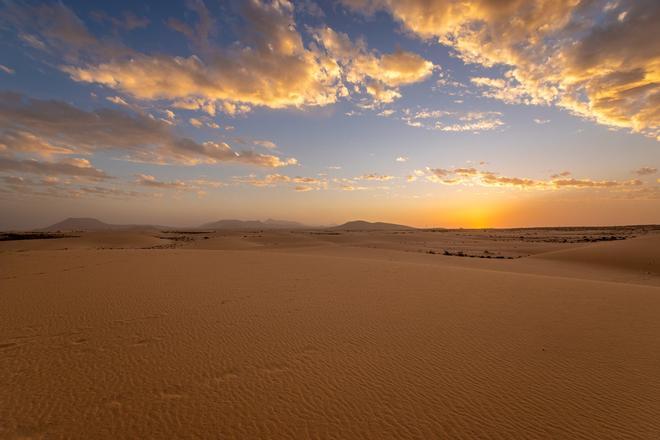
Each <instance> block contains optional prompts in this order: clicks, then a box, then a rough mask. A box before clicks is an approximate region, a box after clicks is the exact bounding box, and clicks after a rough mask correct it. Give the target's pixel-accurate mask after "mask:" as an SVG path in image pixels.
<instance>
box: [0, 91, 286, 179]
mask: <svg viewBox="0 0 660 440" xmlns="http://www.w3.org/2000/svg"><path fill="white" fill-rule="evenodd" d="M26 140H27V142H26V143H25V141H26ZM102 150H109V151H119V152H123V153H124V154H125V155H126V156H125V158H126V159H128V160H134V161H144V162H153V163H179V164H185V165H195V164H198V163H206V164H217V163H237V164H245V165H255V166H263V167H271V168H272V167H281V166H287V165H295V164H296V163H297V161H296V159H294V158H288V159H285V158H280V157H278V156H274V155H269V154H260V153H256V152H254V151H249V150H247V151H234V150H233V149H232V148H231V146H230V145H229V144H227V143H225V142H215V141H206V142H201V143H200V142H197V141H194V140H192V139H188V138H185V137H180V136H177V135H176V134H175V133H174V132H173V131H172V128H171V127H170V125H169V124H168V123H166V122H164V121H162V120H160V119H156V118H152V117H149V116H146V115H144V114H141V113H128V112H124V111H119V110H115V109H98V110H93V111H85V110H81V109H78V108H77V107H74V106H72V105H70V104H67V103H64V102H61V101H55V100H40V99H33V98H28V97H26V96H24V95H20V94H17V93H11V92H0V153H3V152H4V153H5V154H6V153H8V152H10V153H16V152H33V153H36V154H41V155H44V154H71V153H77V154H89V153H94V152H97V151H102Z"/></svg>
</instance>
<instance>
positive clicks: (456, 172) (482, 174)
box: [409, 167, 643, 190]
mask: <svg viewBox="0 0 660 440" xmlns="http://www.w3.org/2000/svg"><path fill="white" fill-rule="evenodd" d="M570 175H571V173H570V172H568V171H564V172H562V173H559V174H554V175H552V176H551V178H550V179H549V180H542V179H531V178H525V177H515V176H514V177H512V176H502V175H500V174H499V173H496V172H493V171H484V170H479V169H477V168H473V167H470V168H452V169H445V168H426V169H425V170H416V175H415V176H409V177H425V178H426V180H428V181H430V182H433V183H440V184H444V185H478V186H486V187H510V188H519V189H537V190H558V189H564V188H573V189H579V188H592V189H619V190H627V189H628V188H630V187H639V186H642V185H643V182H642V181H641V180H638V179H632V180H594V179H576V178H572V177H569V176H570ZM414 180H415V179H414V178H413V179H409V181H414Z"/></svg>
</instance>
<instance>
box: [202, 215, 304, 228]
mask: <svg viewBox="0 0 660 440" xmlns="http://www.w3.org/2000/svg"><path fill="white" fill-rule="evenodd" d="M305 227H306V226H305V225H303V224H301V223H297V222H290V221H286V220H273V219H271V218H269V219H268V220H266V221H263V222H262V221H260V220H218V221H216V222H212V223H206V224H203V225H201V226H200V228H201V229H300V228H305Z"/></svg>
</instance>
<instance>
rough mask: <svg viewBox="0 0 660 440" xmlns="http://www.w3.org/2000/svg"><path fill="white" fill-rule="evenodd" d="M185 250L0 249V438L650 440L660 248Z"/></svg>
mask: <svg viewBox="0 0 660 440" xmlns="http://www.w3.org/2000/svg"><path fill="white" fill-rule="evenodd" d="M610 233H612V231H607V232H605V233H604V232H603V231H595V232H594V231H591V232H589V234H590V235H589V237H602V236H605V234H610ZM614 233H620V231H618V232H614ZM521 234H522V235H521ZM180 235H185V234H162V233H159V232H157V231H156V232H154V231H121V232H119V231H116V232H94V233H82V234H80V237H77V238H62V239H56V240H30V241H25V242H2V243H0V438H237V439H251V438H296V439H297V438H337V439H347V438H375V439H384V438H457V439H475V438H479V439H512V438H525V439H657V438H660V367H659V366H660V319H658V317H659V316H660V282H659V279H660V267H659V265H658V262H659V261H660V235H658V234H657V233H656V232H653V231H640V230H636V231H632V232H631V231H627V232H625V233H624V235H626V239H625V240H619V241H611V242H588V241H576V240H577V239H578V238H579V239H580V240H582V237H584V235H583V231H580V232H577V233H576V232H574V231H573V232H570V231H566V230H553V231H548V230H544V231H524V232H520V231H450V232H423V231H412V232H410V231H408V232H406V233H395V232H391V231H389V232H382V231H381V232H379V231H371V232H351V233H341V234H339V235H332V234H327V233H324V232H323V231H314V232H313V231H271V232H262V231H235V232H230V231H223V232H209V233H207V234H194V235H193V234H191V235H189V236H190V237H192V238H190V239H181V238H176V237H179V236H180ZM158 237H168V238H166V239H163V238H158ZM205 237H208V238H205ZM521 237H522V238H521ZM566 237H568V238H571V240H566V242H564V241H563V240H564V239H565V238H566ZM633 237H634V238H633ZM573 238H576V240H573ZM145 247H146V248H147V249H144V248H145ZM101 248H103V249H101ZM444 250H451V251H452V252H459V251H460V252H463V253H464V254H470V255H473V258H470V257H457V256H445V255H442V252H443V251H444ZM429 251H433V252H434V253H429ZM484 251H488V253H484ZM482 255H483V256H484V258H479V256H482ZM488 255H490V256H491V257H493V258H486V256H488ZM495 256H502V257H512V258H513V259H505V258H501V259H496V258H494V257H495Z"/></svg>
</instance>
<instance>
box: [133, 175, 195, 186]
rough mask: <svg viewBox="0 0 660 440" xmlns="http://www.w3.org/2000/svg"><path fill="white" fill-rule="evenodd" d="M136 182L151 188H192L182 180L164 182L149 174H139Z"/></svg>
mask: <svg viewBox="0 0 660 440" xmlns="http://www.w3.org/2000/svg"><path fill="white" fill-rule="evenodd" d="M135 183H136V184H138V185H142V186H146V187H149V188H159V189H180V190H190V187H189V185H188V184H187V183H185V182H183V181H181V180H175V181H171V182H164V181H160V180H157V179H156V178H155V177H154V176H151V175H149V174H138V175H137V176H136V180H135Z"/></svg>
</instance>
